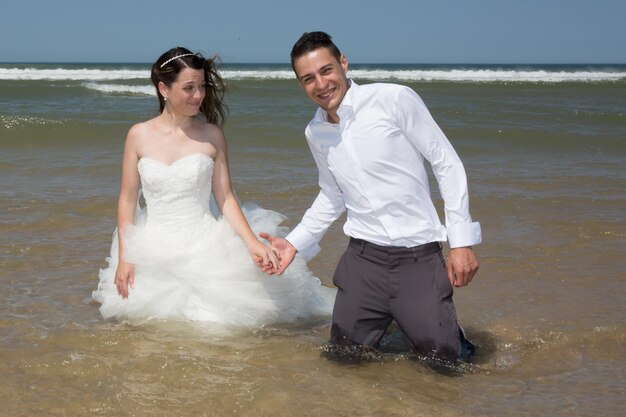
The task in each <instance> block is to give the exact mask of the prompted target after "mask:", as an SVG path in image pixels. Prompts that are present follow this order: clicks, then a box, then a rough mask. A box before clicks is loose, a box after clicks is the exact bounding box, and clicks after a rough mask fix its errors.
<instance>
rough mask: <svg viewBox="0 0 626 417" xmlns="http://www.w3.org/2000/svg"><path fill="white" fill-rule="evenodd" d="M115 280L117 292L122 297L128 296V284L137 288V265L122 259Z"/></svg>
mask: <svg viewBox="0 0 626 417" xmlns="http://www.w3.org/2000/svg"><path fill="white" fill-rule="evenodd" d="M114 282H115V286H116V287H117V293H118V294H119V295H121V296H122V298H128V286H129V285H130V288H135V267H134V266H133V264H129V263H128V262H124V261H122V260H120V261H119V263H118V264H117V270H116V271H115V281H114Z"/></svg>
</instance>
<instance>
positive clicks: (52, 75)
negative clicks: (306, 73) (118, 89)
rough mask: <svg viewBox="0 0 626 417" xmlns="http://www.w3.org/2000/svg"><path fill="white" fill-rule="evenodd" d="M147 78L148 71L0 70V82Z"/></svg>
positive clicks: (84, 69)
mask: <svg viewBox="0 0 626 417" xmlns="http://www.w3.org/2000/svg"><path fill="white" fill-rule="evenodd" d="M148 78H150V71H143V70H129V69H115V70H104V69H88V68H82V69H67V68H54V69H41V68H0V80H26V81H43V80H46V81H48V80H51V81H107V80H109V81H110V80H135V79H139V80H145V79H148Z"/></svg>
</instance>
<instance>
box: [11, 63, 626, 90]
mask: <svg viewBox="0 0 626 417" xmlns="http://www.w3.org/2000/svg"><path fill="white" fill-rule="evenodd" d="M221 74H222V76H223V77H224V79H226V80H246V79H249V80H293V79H294V78H295V77H294V74H293V72H292V71H291V69H288V67H285V69H241V70H238V69H229V68H225V69H223V70H222V71H221ZM349 75H350V76H351V77H352V78H356V79H364V80H371V81H444V82H480V83H489V82H537V83H541V82H549V83H560V82H606V81H620V80H626V71H621V72H620V71H619V70H613V71H611V70H606V71H601V70H595V71H594V70H582V69H572V70H571V71H563V70H561V71H547V70H545V69H529V70H519V69H418V68H415V69H376V68H368V69H351V70H350V71H349ZM149 77H150V71H149V70H133V69H86V68H85V69H68V68H56V69H38V68H3V67H0V80H70V81H94V82H97V81H115V80H145V81H148V80H149ZM127 87H130V86H127ZM90 88H95V87H93V86H90ZM107 88H108V87H107ZM140 94H145V93H144V92H140ZM151 94H152V93H151Z"/></svg>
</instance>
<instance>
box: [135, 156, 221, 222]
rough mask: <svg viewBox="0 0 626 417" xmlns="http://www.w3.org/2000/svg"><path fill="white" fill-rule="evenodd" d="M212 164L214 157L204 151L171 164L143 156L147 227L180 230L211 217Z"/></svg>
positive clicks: (141, 160)
mask: <svg viewBox="0 0 626 417" xmlns="http://www.w3.org/2000/svg"><path fill="white" fill-rule="evenodd" d="M213 165H214V161H213V159H212V158H211V157H210V156H208V155H206V154H202V153H193V154H191V155H187V156H185V157H182V158H180V159H178V160H176V161H175V162H174V163H172V164H171V165H168V164H165V163H163V162H160V161H158V160H156V159H152V158H147V157H143V158H141V159H140V160H139V164H138V170H139V175H140V176H141V185H142V190H143V196H144V199H145V200H146V205H147V222H146V226H147V227H158V228H160V229H170V230H180V229H181V228H183V229H187V228H193V227H195V226H197V224H198V221H199V220H201V219H203V218H206V217H207V216H211V217H212V214H211V210H210V199H211V179H212V176H213Z"/></svg>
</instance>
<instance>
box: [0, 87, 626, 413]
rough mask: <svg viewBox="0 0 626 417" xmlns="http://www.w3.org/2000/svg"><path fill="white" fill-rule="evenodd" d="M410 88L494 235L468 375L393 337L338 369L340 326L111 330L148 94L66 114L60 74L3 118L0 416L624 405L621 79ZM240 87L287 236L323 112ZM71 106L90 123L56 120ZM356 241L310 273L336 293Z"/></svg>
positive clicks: (234, 134)
mask: <svg viewBox="0 0 626 417" xmlns="http://www.w3.org/2000/svg"><path fill="white" fill-rule="evenodd" d="M2 83H6V81H2ZM411 85H412V86H413V87H414V88H415V89H416V90H417V91H418V92H420V94H421V95H422V97H423V98H424V99H425V101H426V103H427V104H428V105H429V107H430V108H431V110H432V112H433V114H434V115H435V118H436V119H437V120H438V121H439V123H440V124H441V125H442V127H443V128H444V131H446V133H447V134H448V136H449V137H450V139H451V140H452V141H453V143H454V145H455V147H456V149H457V151H458V152H459V154H460V155H461V157H462V159H463V161H464V164H465V167H466V170H467V172H468V177H469V181H470V199H471V209H472V215H473V217H474V218H475V219H476V220H478V221H480V222H481V223H482V227H483V235H484V243H483V244H481V245H479V246H477V248H476V250H477V252H478V255H479V257H480V260H481V269H480V271H479V273H478V275H477V277H476V278H475V280H474V282H472V284H471V285H470V286H469V287H468V288H464V289H459V290H457V291H456V293H455V303H456V305H457V311H458V313H459V319H460V321H461V324H462V325H463V326H464V327H465V328H466V331H467V333H468V335H469V337H470V338H471V339H472V340H473V341H474V343H475V344H477V345H478V354H477V357H476V360H475V361H474V363H472V364H471V365H469V366H467V367H465V368H464V369H462V370H461V371H462V372H438V371H436V370H434V369H432V367H430V366H425V364H424V363H422V362H421V361H419V360H418V358H416V357H414V356H413V355H411V354H409V353H407V352H404V351H403V347H404V345H403V344H402V343H401V339H399V336H398V334H397V333H392V334H391V335H390V336H389V338H388V339H386V342H387V345H386V351H385V352H382V353H378V354H375V355H370V356H369V359H370V360H369V361H366V362H363V363H359V364H354V363H352V364H351V363H341V362H336V361H331V360H328V359H326V358H325V357H324V352H325V350H324V344H325V342H326V341H327V338H328V334H329V328H328V320H319V321H315V322H309V323H299V324H297V325H275V326H271V327H268V328H263V329H254V330H236V331H235V330H230V331H224V329H215V328H206V327H203V326H200V325H196V324H192V323H183V322H154V323H146V324H143V325H128V324H124V323H116V322H113V321H111V322H108V321H104V320H103V319H102V318H101V316H100V314H99V312H98V306H97V304H95V303H93V302H92V301H91V299H90V294H91V291H92V290H93V289H94V288H95V286H96V285H97V271H98V269H99V268H101V267H103V266H105V262H104V258H105V257H106V256H107V253H108V250H109V245H110V241H111V233H112V231H113V228H114V227H115V206H116V197H117V192H118V187H119V185H118V184H119V164H120V160H121V150H122V143H123V137H124V134H125V131H126V130H127V129H128V127H129V125H130V124H131V123H132V122H133V121H135V120H141V119H142V118H144V117H149V115H150V114H151V112H153V110H154V109H153V107H152V106H153V103H152V100H153V99H152V98H150V97H148V98H143V97H137V96H129V97H127V96H124V95H115V94H113V95H107V94H100V95H97V94H96V95H94V94H92V93H90V94H89V95H86V96H81V97H79V98H77V97H75V96H74V95H72V94H71V93H68V94H67V96H68V98H67V100H68V101H65V102H63V98H62V97H61V98H59V97H57V96H56V95H55V94H49V91H48V90H49V89H56V90H58V89H62V87H55V86H50V85H48V84H46V87H45V89H44V90H45V91H44V92H43V93H41V94H40V96H37V88H33V90H29V91H30V93H29V94H31V95H34V97H33V96H31V95H29V96H28V97H24V98H23V99H22V100H21V101H20V100H19V96H18V97H17V98H16V97H13V99H14V100H15V103H14V106H12V107H11V108H10V109H9V108H8V107H6V106H4V105H3V107H0V117H1V119H0V121H1V122H2V123H0V179H1V181H2V187H1V188H0V261H1V265H2V269H1V271H2V272H1V273H0V279H1V282H2V285H1V286H0V299H1V300H2V304H1V305H0V317H1V319H0V374H1V375H2V382H0V400H1V402H0V404H2V407H0V415H2V416H49V415H58V416H73V415H106V416H110V415H121V416H124V415H128V416H143V415H145V416H148V415H149V416H179V415H185V416H187V415H189V416H203V415H206V416H225V415H240V416H299V415H306V416H353V415H362V416H502V415H511V416H537V415H557V416H560V415H562V416H599V415H601V416H620V415H623V410H624V409H625V407H626V401H625V400H624V398H626V395H624V394H625V392H624V391H625V386H624V380H626V379H625V377H626V355H625V354H624V351H625V350H624V347H625V335H626V323H625V320H624V318H625V313H626V309H625V308H624V305H626V295H625V293H624V289H625V283H626V275H625V274H624V271H625V270H626V261H625V260H624V252H625V249H626V245H625V243H626V222H625V220H626V215H625V213H626V193H625V192H624V190H625V189H626V187H625V186H626V172H625V171H624V168H623V167H624V166H625V165H626V123H625V122H626V118H625V116H624V115H625V114H626V99H625V97H626V86H625V85H624V84H623V83H620V82H617V83H599V84H598V83H580V84H576V83H572V84H566V85H554V84H524V85H521V86H520V85H507V84H502V83H500V84H498V83H497V84H454V83H415V84H411ZM234 87H235V88H234V89H233V90H232V92H231V95H230V101H229V104H230V105H231V118H230V119H229V124H228V126H227V129H226V132H227V135H228V137H229V143H230V145H229V146H230V148H229V149H230V160H231V171H232V175H233V181H234V184H235V187H236V190H237V193H238V196H239V198H240V199H241V200H242V201H243V202H256V203H258V204H260V205H261V206H263V207H266V208H271V209H274V210H277V211H280V212H282V213H284V214H286V215H287V216H288V220H287V221H286V223H285V224H286V225H287V226H290V227H292V226H294V225H295V224H296V223H297V221H298V220H299V218H300V217H301V215H302V214H303V212H304V211H305V210H306V208H307V207H308V206H309V204H310V203H311V202H312V200H313V198H314V197H315V194H316V192H317V186H316V171H315V167H314V165H313V162H312V159H311V157H310V155H309V153H308V150H307V148H306V145H305V144H304V139H303V135H302V128H303V126H304V124H305V123H306V122H307V120H308V118H309V117H310V114H311V111H312V107H311V106H310V105H309V104H308V103H307V102H306V100H305V98H304V96H303V95H302V93H301V92H300V91H298V89H297V87H296V86H295V84H294V83H293V82H291V81H284V80H283V81H267V80H265V81H249V80H248V81H246V80H243V81H238V82H236V83H234ZM39 88H40V89H41V88H43V87H39ZM18 90H19V89H16V91H18ZM33 91H34V93H33ZM16 94H17V93H16ZM51 100H61V104H62V105H61V108H60V109H59V107H54V106H52V104H54V103H53V102H52V101H51ZM94 100H96V101H98V102H99V103H100V102H101V103H103V104H102V106H100V105H98V104H96V103H94V102H93V101H94ZM0 101H1V100H0ZM74 102H78V103H82V104H81V106H82V107H84V108H85V109H86V113H83V112H79V111H78V109H74V108H72V109H71V111H70V110H63V109H64V108H65V109H67V108H69V107H70V106H71V104H72V103H74ZM116 102H119V106H117V107H116V106H115V105H114V104H115V103H116ZM33 103H37V105H35V104H33ZM17 108H21V109H22V110H20V112H21V113H19V115H17V114H16V112H17V111H18V110H16V109H17ZM120 108H123V109H124V111H120V110H119V109H120ZM98 109H100V110H101V111H100V113H98V112H97V111H96V110H98ZM115 109H117V110H115ZM96 114H97V116H95V115H96ZM433 193H434V195H435V198H437V192H436V186H434V188H433ZM346 243H347V240H346V238H345V236H344V235H343V234H342V231H341V224H340V222H338V223H337V224H336V225H334V226H333V228H332V229H331V230H330V231H329V233H328V234H327V236H326V237H325V238H324V240H323V242H322V247H323V251H322V253H321V254H320V255H319V256H318V257H317V258H316V259H314V260H313V261H312V262H311V263H310V266H311V268H312V269H313V271H314V272H315V274H316V275H317V276H318V277H319V278H320V279H321V280H322V282H323V283H325V284H326V285H331V277H332V272H333V269H334V266H335V264H336V262H337V261H338V258H339V256H340V254H341V252H342V250H343V248H344V247H345V245H346Z"/></svg>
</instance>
